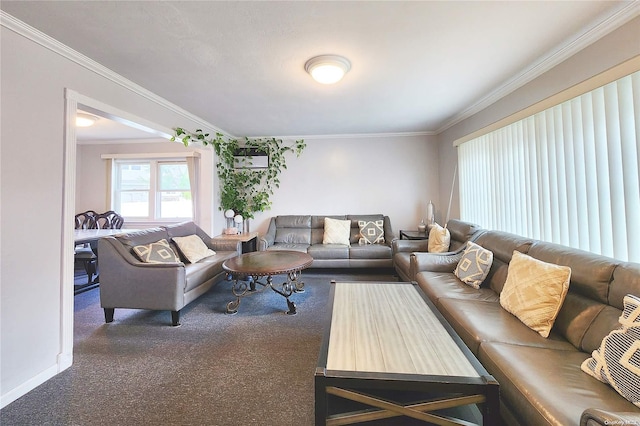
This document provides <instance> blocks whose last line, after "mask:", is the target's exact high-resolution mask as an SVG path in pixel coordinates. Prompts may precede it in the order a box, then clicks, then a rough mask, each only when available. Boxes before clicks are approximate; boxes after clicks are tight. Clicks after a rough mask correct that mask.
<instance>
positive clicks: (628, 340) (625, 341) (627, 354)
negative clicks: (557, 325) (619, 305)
mask: <svg viewBox="0 0 640 426" xmlns="http://www.w3.org/2000/svg"><path fill="white" fill-rule="evenodd" d="M581 368H582V371H584V372H585V373H587V374H589V375H590V376H593V377H594V378H596V379H597V380H600V381H601V382H603V383H608V384H610V385H611V386H612V387H613V388H614V389H615V390H616V391H617V392H618V393H619V394H620V395H622V396H623V397H625V398H626V399H627V400H629V401H630V402H632V403H633V404H634V405H636V406H638V407H640V387H639V386H638V383H640V297H636V296H633V295H627V296H626V297H625V298H624V311H623V312H622V315H621V316H620V329H619V330H613V331H611V333H609V334H608V335H607V336H606V337H605V338H604V339H602V344H601V345H600V348H599V349H598V350H595V351H593V354H592V356H591V358H589V359H587V360H585V361H584V362H583V363H582V366H581Z"/></svg>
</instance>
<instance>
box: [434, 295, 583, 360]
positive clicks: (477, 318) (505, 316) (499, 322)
mask: <svg viewBox="0 0 640 426" xmlns="http://www.w3.org/2000/svg"><path fill="white" fill-rule="evenodd" d="M467 288H468V289H469V290H471V291H477V290H474V289H472V288H470V287H467ZM436 306H437V307H438V310H439V311H440V312H442V315H443V316H444V317H445V318H446V319H447V321H449V324H451V326H452V327H453V329H454V330H455V331H456V333H458V335H459V336H460V338H462V340H463V341H464V342H465V344H466V345H467V346H468V347H469V349H471V351H472V352H473V353H476V354H477V351H478V348H479V346H480V345H481V344H482V343H483V342H502V343H512V344H515V345H523V346H534V347H540V348H551V349H558V350H567V351H575V350H576V348H575V347H574V346H573V345H572V344H571V343H569V342H567V340H566V339H565V338H564V337H562V336H561V335H559V334H558V333H555V332H552V333H551V334H550V335H549V337H548V338H544V337H542V336H540V334H538V333H537V332H535V331H533V330H531V329H530V328H529V327H527V326H526V325H524V324H523V323H522V322H521V321H520V320H518V318H516V317H514V316H513V315H511V314H510V313H509V312H507V311H505V310H504V309H502V307H501V306H500V303H499V302H485V301H480V300H474V299H470V300H468V299H449V298H446V297H441V298H440V299H439V300H438V302H437V304H436Z"/></svg>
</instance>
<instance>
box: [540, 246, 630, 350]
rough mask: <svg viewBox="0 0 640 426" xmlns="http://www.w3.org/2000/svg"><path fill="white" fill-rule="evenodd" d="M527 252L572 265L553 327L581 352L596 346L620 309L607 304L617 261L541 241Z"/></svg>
mask: <svg viewBox="0 0 640 426" xmlns="http://www.w3.org/2000/svg"><path fill="white" fill-rule="evenodd" d="M529 255H531V256H533V257H535V258H536V259H540V260H542V261H545V262H550V263H554V264H556V265H563V266H568V267H570V268H571V284H570V285H569V294H567V297H566V299H565V301H564V304H563V305H562V308H561V309H560V313H559V314H558V318H557V319H556V322H555V324H554V330H555V331H556V332H558V333H559V334H561V335H562V336H564V337H565V338H566V339H567V340H568V341H569V342H571V344H573V345H574V346H575V347H576V348H578V349H580V350H582V351H584V352H589V353H590V352H592V351H593V350H595V349H597V348H598V347H599V345H600V342H601V341H602V338H603V337H604V336H606V335H607V334H608V333H609V332H610V331H611V330H612V329H613V328H615V327H617V325H618V317H619V316H620V312H621V311H620V310H619V309H617V308H613V307H611V306H609V303H608V297H609V287H610V282H611V280H612V278H613V276H614V271H615V269H616V268H617V266H618V262H617V261H616V260H614V259H611V258H608V257H605V256H600V255H597V254H593V253H589V252H587V251H583V250H578V249H574V248H570V247H567V246H563V245H560V244H554V243H547V242H543V241H536V242H535V243H534V244H533V245H532V246H531V249H529ZM623 297H624V296H623ZM620 307H622V299H620Z"/></svg>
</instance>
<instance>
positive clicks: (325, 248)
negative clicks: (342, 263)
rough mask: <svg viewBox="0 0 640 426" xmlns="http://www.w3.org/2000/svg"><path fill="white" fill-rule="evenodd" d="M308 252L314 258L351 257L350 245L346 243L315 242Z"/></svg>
mask: <svg viewBox="0 0 640 426" xmlns="http://www.w3.org/2000/svg"><path fill="white" fill-rule="evenodd" d="M307 253H309V255H310V256H311V257H313V258H314V259H349V246H346V245H344V244H313V245H312V246H310V247H309V250H308V251H307Z"/></svg>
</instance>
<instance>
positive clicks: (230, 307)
mask: <svg viewBox="0 0 640 426" xmlns="http://www.w3.org/2000/svg"><path fill="white" fill-rule="evenodd" d="M249 283H250V285H251V287H252V289H251V291H253V290H255V283H254V281H253V279H251V280H250V281H249ZM249 288H250V287H249V285H247V283H246V282H245V281H242V280H240V279H238V278H235V279H234V280H233V286H232V287H231V292H232V293H233V295H234V296H236V299H235V300H232V301H231V302H229V303H227V313H228V314H235V313H237V312H238V306H240V298H241V297H242V296H244V295H245V294H247V292H248V291H250V290H249Z"/></svg>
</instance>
